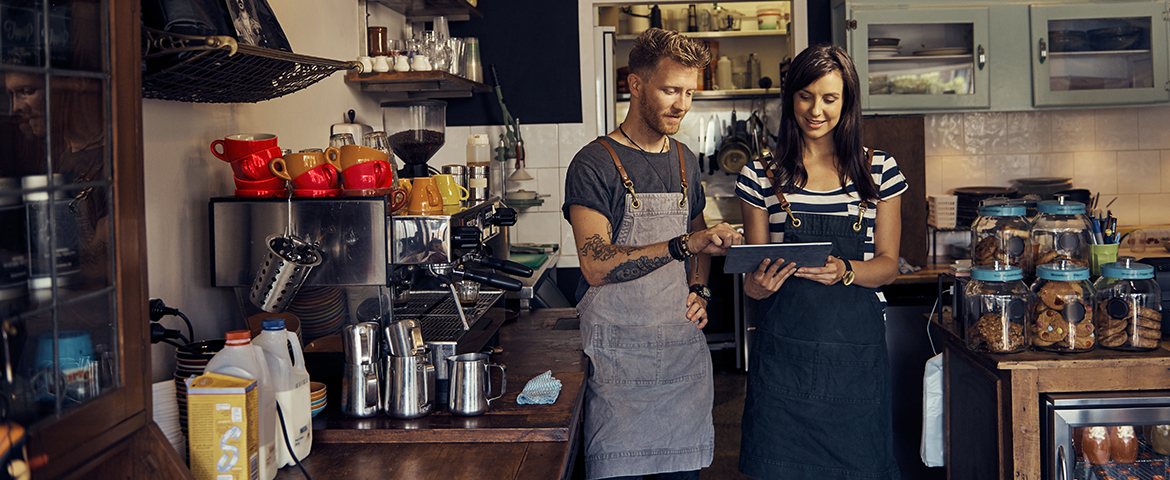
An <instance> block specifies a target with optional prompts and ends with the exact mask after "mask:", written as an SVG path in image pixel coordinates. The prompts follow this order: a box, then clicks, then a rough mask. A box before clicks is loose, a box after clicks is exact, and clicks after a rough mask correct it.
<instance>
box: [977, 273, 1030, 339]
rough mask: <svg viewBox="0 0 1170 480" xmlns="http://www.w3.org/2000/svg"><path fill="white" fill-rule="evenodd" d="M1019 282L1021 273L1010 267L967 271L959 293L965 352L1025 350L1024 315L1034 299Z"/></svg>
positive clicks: (1021, 280) (1026, 326)
mask: <svg viewBox="0 0 1170 480" xmlns="http://www.w3.org/2000/svg"><path fill="white" fill-rule="evenodd" d="M1023 278H1024V272H1023V270H1022V269H1021V268H1020V267H1017V266H1013V265H1004V264H1002V263H996V264H992V265H979V266H974V267H971V281H970V282H969V283H967V287H966V288H965V289H964V291H963V294H964V298H965V301H966V302H967V305H966V313H965V316H966V324H965V325H966V329H967V348H969V349H971V350H972V351H976V352H987V353H1015V352H1022V351H1024V350H1026V349H1027V348H1028V345H1029V338H1028V337H1029V331H1028V312H1030V311H1031V306H1032V303H1033V301H1034V299H1033V295H1032V291H1031V290H1029V289H1028V286H1027V285H1025V284H1024V281H1023Z"/></svg>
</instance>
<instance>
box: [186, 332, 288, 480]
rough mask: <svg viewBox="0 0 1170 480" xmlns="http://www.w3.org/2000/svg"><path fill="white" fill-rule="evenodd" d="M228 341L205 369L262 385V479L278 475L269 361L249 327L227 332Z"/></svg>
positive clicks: (260, 407) (260, 409) (273, 392)
mask: <svg viewBox="0 0 1170 480" xmlns="http://www.w3.org/2000/svg"><path fill="white" fill-rule="evenodd" d="M225 339H226V340H227V342H226V343H225V345H224V347H223V350H220V351H219V352H218V353H216V354H215V356H214V357H211V360H209V361H208V362H207V368H206V369H204V371H206V372H209V373H222V374H224V375H231V376H233V377H239V378H246V379H249V380H256V381H257V382H258V383H259V388H260V395H259V398H260V405H258V408H257V413H258V414H259V415H258V416H259V417H260V480H272V479H274V478H276V469H277V466H276V457H277V455H276V429H277V423H276V422H277V420H276V392H275V390H274V389H273V385H272V378H271V377H270V376H269V375H268V363H267V362H266V361H265V360H264V353H263V351H262V350H261V349H260V347H257V346H255V345H252V333H251V332H249V331H247V330H233V331H230V332H227V334H226V335H225Z"/></svg>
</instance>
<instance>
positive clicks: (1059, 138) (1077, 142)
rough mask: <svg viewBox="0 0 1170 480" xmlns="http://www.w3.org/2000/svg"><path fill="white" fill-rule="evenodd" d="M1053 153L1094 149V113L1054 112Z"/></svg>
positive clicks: (1078, 111) (1080, 111) (1081, 111)
mask: <svg viewBox="0 0 1170 480" xmlns="http://www.w3.org/2000/svg"><path fill="white" fill-rule="evenodd" d="M1049 115H1051V118H1052V151H1053V152H1087V151H1090V150H1092V149H1093V145H1094V142H1093V124H1094V117H1093V112H1091V111H1088V110H1065V111H1057V112H1052V113H1050V114H1049Z"/></svg>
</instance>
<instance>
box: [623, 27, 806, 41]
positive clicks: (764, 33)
mask: <svg viewBox="0 0 1170 480" xmlns="http://www.w3.org/2000/svg"><path fill="white" fill-rule="evenodd" d="M679 33H682V34H683V35H686V36H687V37H690V38H732V37H783V36H786V35H788V32H786V31H780V30H728V31H723V32H679ZM613 38H614V40H617V41H622V40H634V39H636V38H638V36H637V35H635V34H630V33H627V34H622V35H614V37H613Z"/></svg>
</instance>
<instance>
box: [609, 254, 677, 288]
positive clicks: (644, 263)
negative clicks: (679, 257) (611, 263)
mask: <svg viewBox="0 0 1170 480" xmlns="http://www.w3.org/2000/svg"><path fill="white" fill-rule="evenodd" d="M673 260H674V259H672V258H670V257H669V256H666V257H649V256H641V257H638V258H635V259H630V260H627V261H625V262H622V263H620V264H618V266H616V267H614V268H613V270H610V272H609V273H608V274H606V275H605V281H606V282H608V283H621V282H628V281H630V280H635V279H638V278H641V277H644V276H646V275H647V274H649V273H650V272H653V271H655V270H657V269H658V268H659V267H661V266H663V265H666V264H668V263H670V262H671V261H673Z"/></svg>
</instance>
